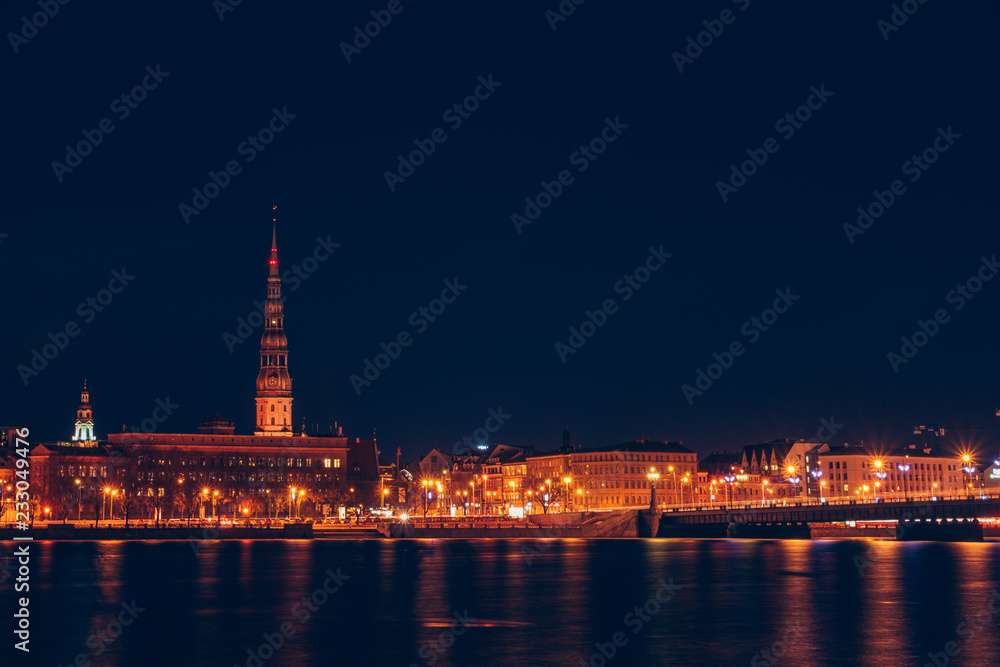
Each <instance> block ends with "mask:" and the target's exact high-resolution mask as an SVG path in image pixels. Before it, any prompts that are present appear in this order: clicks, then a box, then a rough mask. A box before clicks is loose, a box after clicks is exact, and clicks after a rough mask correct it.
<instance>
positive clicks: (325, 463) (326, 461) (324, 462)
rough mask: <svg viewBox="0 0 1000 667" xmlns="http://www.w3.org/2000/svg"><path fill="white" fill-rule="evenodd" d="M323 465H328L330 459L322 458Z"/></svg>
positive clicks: (325, 466)
mask: <svg viewBox="0 0 1000 667" xmlns="http://www.w3.org/2000/svg"><path fill="white" fill-rule="evenodd" d="M323 467H324V468H329V467H330V459H323Z"/></svg>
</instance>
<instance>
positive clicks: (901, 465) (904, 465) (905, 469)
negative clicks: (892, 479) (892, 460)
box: [896, 463, 910, 501]
mask: <svg viewBox="0 0 1000 667" xmlns="http://www.w3.org/2000/svg"><path fill="white" fill-rule="evenodd" d="M896 469H897V470H900V471H901V472H902V473H903V500H904V501H905V500H908V498H907V497H906V473H908V472H909V471H910V464H909V463H897V464H896Z"/></svg>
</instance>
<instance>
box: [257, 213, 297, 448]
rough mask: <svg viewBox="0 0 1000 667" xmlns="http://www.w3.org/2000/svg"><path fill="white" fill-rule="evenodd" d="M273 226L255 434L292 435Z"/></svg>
mask: <svg viewBox="0 0 1000 667" xmlns="http://www.w3.org/2000/svg"><path fill="white" fill-rule="evenodd" d="M276 227H277V225H275V227H274V228H272V230H271V258H270V259H269V260H268V266H269V270H270V271H269V274H268V277H267V301H266V302H265V303H264V335H263V336H262V337H261V339H260V372H259V373H257V418H256V422H257V430H256V434H257V435H284V436H290V435H292V378H291V376H289V374H288V340H287V338H286V337H285V306H284V304H283V303H282V301H281V274H280V273H279V272H278V240H277V239H278V233H277V229H276Z"/></svg>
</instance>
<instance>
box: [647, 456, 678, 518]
mask: <svg viewBox="0 0 1000 667" xmlns="http://www.w3.org/2000/svg"><path fill="white" fill-rule="evenodd" d="M673 469H674V467H673V466H670V470H671V471H673ZM646 477H647V478H648V479H649V511H650V512H653V511H656V480H658V479H660V473H658V472H656V468H650V469H649V473H647V474H646ZM674 479H675V480H676V477H675V478H674Z"/></svg>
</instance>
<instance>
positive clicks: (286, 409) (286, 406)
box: [285, 404, 288, 412]
mask: <svg viewBox="0 0 1000 667" xmlns="http://www.w3.org/2000/svg"><path fill="white" fill-rule="evenodd" d="M285 412H288V405H287V404H286V405H285Z"/></svg>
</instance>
